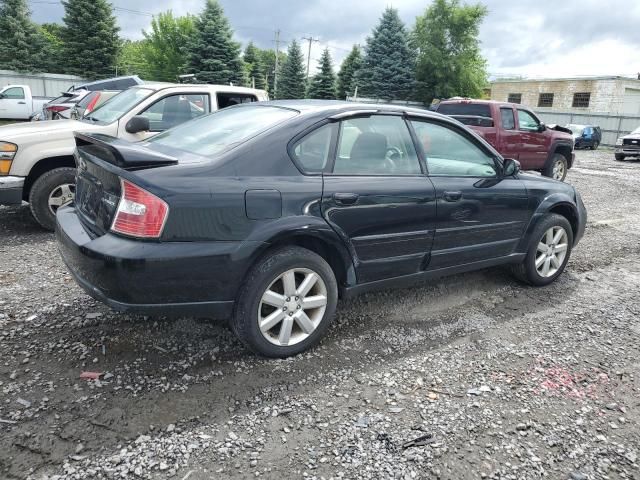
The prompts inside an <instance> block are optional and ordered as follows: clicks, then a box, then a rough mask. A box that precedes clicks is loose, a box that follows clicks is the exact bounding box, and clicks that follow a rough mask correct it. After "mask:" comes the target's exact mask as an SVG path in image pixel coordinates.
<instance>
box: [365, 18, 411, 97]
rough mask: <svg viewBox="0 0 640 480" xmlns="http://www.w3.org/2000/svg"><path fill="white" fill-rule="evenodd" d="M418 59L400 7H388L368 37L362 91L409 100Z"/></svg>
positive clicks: (374, 95)
mask: <svg viewBox="0 0 640 480" xmlns="http://www.w3.org/2000/svg"><path fill="white" fill-rule="evenodd" d="M414 73H415V62H414V55H413V53H412V51H411V49H410V47H409V42H408V35H407V31H406V29H405V27H404V24H403V23H402V20H400V17H399V16H398V11H397V10H396V9H393V8H387V9H386V10H385V11H384V13H383V14H382V18H381V19H380V23H379V25H378V26H377V27H376V28H375V29H374V30H373V34H372V36H371V37H368V38H367V43H366V46H365V48H364V59H363V61H362V67H361V68H360V70H358V74H357V76H356V78H357V82H358V92H359V93H358V95H359V96H360V95H362V96H367V97H373V98H382V99H385V100H406V99H407V98H409V97H410V96H411V93H412V90H413V84H414Z"/></svg>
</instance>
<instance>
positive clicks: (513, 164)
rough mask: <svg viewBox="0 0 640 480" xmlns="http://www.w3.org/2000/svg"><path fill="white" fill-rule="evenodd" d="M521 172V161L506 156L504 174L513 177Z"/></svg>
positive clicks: (503, 164) (503, 165) (503, 167)
mask: <svg viewBox="0 0 640 480" xmlns="http://www.w3.org/2000/svg"><path fill="white" fill-rule="evenodd" d="M519 172H520V162H519V161H517V160H514V159H513V158H505V159H504V162H503V163H502V174H503V176H505V177H513V176H514V175H517V174H518V173H519Z"/></svg>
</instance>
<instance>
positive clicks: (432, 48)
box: [412, 0, 487, 103]
mask: <svg viewBox="0 0 640 480" xmlns="http://www.w3.org/2000/svg"><path fill="white" fill-rule="evenodd" d="M486 15H487V8H486V7H485V6H484V5H481V4H475V5H460V3H459V1H458V0H435V1H434V2H433V3H432V4H431V5H430V6H429V7H428V8H427V10H426V11H425V13H424V15H422V16H419V17H418V18H417V19H416V26H415V29H414V31H413V34H412V43H413V45H414V48H415V49H416V51H417V53H418V54H417V58H418V60H417V66H416V79H417V88H416V90H417V99H419V100H421V101H423V102H425V103H431V101H432V100H433V99H434V98H449V97H453V96H462V97H480V96H481V95H482V91H483V88H484V87H485V85H486V83H487V72H486V61H485V60H484V58H482V55H481V53H480V42H479V40H478V34H479V30H480V24H481V23H482V20H483V18H484V17H485V16H486Z"/></svg>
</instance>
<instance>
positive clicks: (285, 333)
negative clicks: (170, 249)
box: [231, 247, 338, 358]
mask: <svg viewBox="0 0 640 480" xmlns="http://www.w3.org/2000/svg"><path fill="white" fill-rule="evenodd" d="M337 302H338V284H337V282H336V278H335V275H334V274H333V270H331V267H330V266H329V264H328V263H327V262H326V261H325V260H324V259H323V258H322V257H321V256H319V255H317V254H316V253H314V252H312V251H310V250H307V249H305V248H300V247H286V248H283V249H281V250H277V251H275V252H272V253H269V254H268V255H267V256H265V257H264V258H263V259H262V260H259V261H258V263H257V264H256V265H255V266H254V267H253V268H252V269H251V271H250V272H249V274H248V275H247V278H246V280H245V282H244V284H243V286H242V288H240V292H239V293H238V297H237V300H236V307H235V311H234V313H233V318H232V319H231V328H232V330H233V331H234V332H235V334H236V335H237V337H238V338H239V339H240V340H241V341H242V342H243V343H244V344H245V345H247V346H248V347H249V348H251V349H252V350H253V351H254V352H256V353H258V354H260V355H264V356H265V357H272V358H284V357H289V356H291V355H296V354H298V353H300V352H303V351H305V350H307V349H309V348H311V347H313V346H314V345H315V344H317V343H318V342H319V341H320V339H321V338H322V336H323V335H324V333H325V332H326V330H327V328H328V327H329V324H330V323H331V320H332V319H333V314H334V312H335V310H336V304H337Z"/></svg>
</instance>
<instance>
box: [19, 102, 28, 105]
mask: <svg viewBox="0 0 640 480" xmlns="http://www.w3.org/2000/svg"><path fill="white" fill-rule="evenodd" d="M26 104H27V102H18V105H26Z"/></svg>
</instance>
